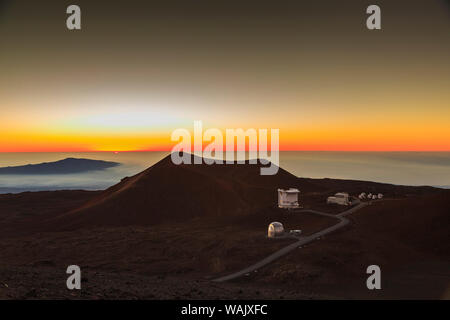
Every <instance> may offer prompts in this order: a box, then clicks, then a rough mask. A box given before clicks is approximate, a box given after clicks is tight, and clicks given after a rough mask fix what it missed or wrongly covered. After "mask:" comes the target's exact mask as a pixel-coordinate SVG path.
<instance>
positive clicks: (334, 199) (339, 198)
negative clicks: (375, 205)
mask: <svg viewBox="0 0 450 320" xmlns="http://www.w3.org/2000/svg"><path fill="white" fill-rule="evenodd" d="M327 203H328V204H330V203H336V204H340V205H343V206H348V205H350V204H351V201H350V199H349V196H348V193H346V192H338V193H336V194H335V195H334V196H331V197H328V198H327Z"/></svg>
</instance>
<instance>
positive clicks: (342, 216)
mask: <svg viewBox="0 0 450 320" xmlns="http://www.w3.org/2000/svg"><path fill="white" fill-rule="evenodd" d="M368 204H369V203H367V202H360V203H359V204H357V205H356V206H354V207H352V208H350V209H348V210H346V211H344V212H341V213H339V214H337V215H334V214H329V213H325V212H320V211H316V210H298V211H296V213H301V212H309V213H314V214H318V215H321V216H326V217H330V218H334V219H338V220H339V222H338V223H336V224H335V225H333V226H331V227H328V228H325V229H323V230H321V231H318V232H316V233H313V234H312V235H309V236H306V237H301V238H300V239H299V240H298V241H296V242H294V243H292V244H290V245H288V246H286V247H284V248H282V249H280V250H278V251H276V252H274V253H272V254H271V255H270V256H268V257H266V258H264V259H262V260H261V261H259V262H257V263H255V264H253V265H251V266H250V267H247V268H245V269H243V270H240V271H238V272H235V273H232V274H230V275H227V276H223V277H220V278H217V279H214V280H213V281H216V282H223V281H228V280H232V279H236V278H239V277H241V276H243V275H245V274H247V273H250V272H253V271H255V270H257V269H260V268H262V267H264V266H265V265H268V264H269V263H271V262H273V261H275V260H277V259H278V258H280V257H282V256H284V255H285V254H287V253H289V252H291V251H292V250H294V249H296V248H298V247H300V246H302V245H305V244H307V243H310V242H312V241H314V240H315V239H317V238H320V237H322V236H324V235H326V234H329V233H331V232H333V231H336V230H338V229H340V228H342V227H344V226H346V225H347V224H349V223H350V221H349V220H348V219H347V218H345V216H346V215H349V214H351V213H353V212H355V211H357V210H359V209H361V208H363V207H365V206H367V205H368Z"/></svg>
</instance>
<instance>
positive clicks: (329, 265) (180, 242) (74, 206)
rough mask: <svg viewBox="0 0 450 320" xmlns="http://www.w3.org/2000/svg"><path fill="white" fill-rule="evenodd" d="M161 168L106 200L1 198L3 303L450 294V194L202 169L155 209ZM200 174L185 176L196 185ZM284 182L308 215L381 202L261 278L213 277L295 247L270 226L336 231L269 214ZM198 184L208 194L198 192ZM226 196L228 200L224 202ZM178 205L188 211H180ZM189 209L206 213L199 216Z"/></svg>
mask: <svg viewBox="0 0 450 320" xmlns="http://www.w3.org/2000/svg"><path fill="white" fill-rule="evenodd" d="M177 170H178V169H177ZM186 170H191V169H190V168H188V169H186ZM195 170H197V169H195ZM208 170H209V169H208ZM220 170H222V169H220ZM227 170H229V169H227ZM239 170H240V169H239ZM161 172H163V171H155V170H154V169H153V171H152V170H150V171H148V172H147V173H146V175H145V176H142V175H141V176H139V175H138V176H137V177H132V178H128V179H125V180H124V181H122V182H121V184H119V185H118V186H114V187H112V188H110V189H108V190H106V191H104V192H86V191H57V192H31V193H22V194H15V195H0V243H1V246H0V298H1V299H117V298H120V299H330V298H338V299H341V298H364V299H378V298H388V299H404V298H412V299H416V298H425V299H449V298H450V255H449V252H450V242H449V241H448V235H449V234H450V224H449V222H450V221H449V220H450V193H449V192H448V191H445V190H440V189H434V188H428V187H425V188H422V187H417V188H414V187H397V186H392V185H383V184H374V183H371V182H361V181H343V180H330V179H323V180H312V179H299V178H296V177H292V176H291V175H289V174H288V173H286V174H285V177H284V178H282V179H281V180H277V181H271V180H257V179H260V178H252V174H248V175H247V176H246V175H245V174H242V173H243V172H239V175H237V174H236V175H233V173H235V172H234V171H233V172H231V174H230V172H229V171H227V172H226V174H222V173H221V172H206V173H205V172H204V171H201V172H200V173H201V174H202V175H203V176H202V178H203V179H204V177H205V176H206V177H207V181H208V183H205V182H202V183H205V184H204V185H202V184H199V183H196V182H193V184H194V185H192V186H190V185H189V184H188V183H187V182H184V185H183V183H182V184H181V186H180V185H179V193H178V197H177V198H176V199H175V198H174V199H170V194H171V193H166V192H165V191H164V188H162V189H163V190H162V191H160V189H158V190H156V191H154V190H152V191H151V192H152V194H154V193H155V192H160V194H158V198H160V199H161V202H162V203H164V204H165V205H164V207H162V206H161V209H159V207H158V205H159V204H158V203H156V204H155V201H157V200H152V202H151V203H148V202H142V203H141V202H140V201H144V200H141V199H142V197H143V196H144V197H145V194H146V192H147V190H149V189H151V183H152V182H154V181H155V179H156V178H158V177H159V175H160V178H161V181H163V180H164V179H166V178H167V177H165V176H164V174H162V173H161ZM168 172H169V171H168ZM198 173H199V172H192V171H186V172H184V173H183V172H181V174H186V175H188V176H189V177H191V178H192V175H194V177H195V174H198ZM244 173H245V172H244ZM143 177H144V178H143ZM178 177H179V175H178ZM230 177H231V178H230ZM163 178H164V179H163ZM147 179H148V181H147ZM208 179H209V180H208ZM277 179H280V178H279V177H278V178H277ZM284 180H286V181H284ZM194 181H195V179H194ZM203 181H205V180H203ZM283 181H284V182H285V183H286V184H289V185H291V186H298V187H299V188H301V190H302V189H303V190H305V191H304V192H303V193H302V194H301V202H302V204H303V206H304V207H305V208H313V209H317V210H321V211H326V212H329V213H338V212H340V211H342V210H343V208H341V207H338V206H328V205H326V204H324V201H325V199H326V196H327V195H330V194H333V193H334V192H337V191H348V192H351V193H353V194H357V193H359V192H361V191H372V190H374V191H375V190H376V191H378V192H383V193H385V194H386V198H385V199H383V200H382V201H378V202H374V203H373V204H372V205H370V206H368V207H365V208H363V209H361V210H360V211H358V212H356V213H354V214H352V215H351V216H349V219H350V220H351V223H350V224H349V225H347V226H346V227H344V228H343V229H340V230H338V231H336V232H335V233H332V234H329V235H327V236H325V237H323V238H321V239H319V240H317V241H314V242H312V243H310V244H308V245H306V246H303V247H302V248H299V249H296V250H294V251H293V252H291V253H289V254H288V255H286V256H284V257H282V258H281V259H279V260H277V261H275V262H274V263H272V264H270V265H268V266H266V267H264V268H262V269H260V270H258V271H257V272H253V273H252V274H249V275H247V276H244V277H242V278H239V279H236V280H234V281H231V282H228V283H217V282H213V281H211V280H212V279H214V278H216V277H218V276H222V275H226V274H228V273H232V272H235V271H238V270H240V269H242V268H244V267H247V266H249V265H251V264H253V263H255V262H257V261H258V260H260V259H262V258H264V257H265V256H267V255H269V254H271V253H272V252H274V251H276V250H278V249H280V248H282V247H283V246H286V245H288V244H290V243H292V241H293V240H292V239H282V240H269V239H267V238H266V230H267V226H268V224H269V223H270V222H272V221H281V222H282V223H283V224H284V225H285V227H286V229H301V230H303V234H304V235H308V234H311V233H314V232H316V231H318V230H321V229H323V228H326V227H328V226H331V225H333V224H334V223H336V220H335V219H332V218H328V217H321V216H316V215H314V214H306V213H293V212H286V211H283V210H280V209H277V208H275V206H274V205H273V204H274V203H276V193H275V194H274V195H273V197H272V194H273V193H274V191H273V190H276V189H275V187H274V185H279V184H280V183H283ZM160 185H161V184H160ZM167 186H168V187H169V186H170V183H168V184H167ZM214 186H216V187H214ZM195 188H200V189H201V190H200V189H199V190H197V191H202V190H203V191H205V192H208V196H207V197H204V192H193V191H195ZM211 188H216V189H213V190H209V189H211ZM180 190H181V191H180ZM183 190H184V191H183ZM206 190H208V191H206ZM236 190H238V191H239V192H235V191H236ZM183 192H185V194H184V195H183ZM216 192H217V193H216ZM180 193H181V195H180ZM223 193H226V194H227V199H231V200H229V201H228V202H232V203H227V199H222V198H221V195H222V194H223ZM202 194H203V196H202ZM260 195H262V196H260ZM180 198H181V199H182V200H183V203H177V201H180V200H179V199H180ZM259 198H261V199H259ZM127 200H130V201H129V203H128V204H127ZM131 200H133V201H131ZM145 201H147V200H145ZM186 202H187V204H184V203H186ZM123 203H125V204H127V205H123V206H122V207H119V209H120V210H116V209H110V208H113V207H114V206H120V205H122V204H123ZM167 203H170V204H167ZM213 204H218V205H217V206H216V207H214V206H213ZM219 205H220V206H221V207H220V208H222V209H223V208H225V209H230V210H231V209H233V212H240V213H239V214H230V215H227V214H223V213H224V212H225V213H226V210H223V212H222V211H221V210H219V209H220V208H219V209H218V206H219ZM167 207H169V209H168V208H167ZM191 207H192V208H196V207H198V208H204V209H203V211H202V212H200V213H199V215H196V214H195V212H194V211H193V209H192V210H191V209H190V208H191ZM80 208H81V209H80ZM209 208H212V209H209ZM241 209H242V210H241ZM108 210H110V211H108ZM189 210H191V211H189ZM208 210H210V211H208ZM162 213H163V214H162ZM105 217H106V219H105ZM184 217H185V218H184ZM72 264H75V265H79V266H80V267H81V270H82V290H81V291H69V290H68V289H67V288H66V279H67V276H68V275H67V274H66V273H65V271H66V268H67V266H69V265H72ZM372 264H376V265H379V266H380V267H381V272H382V290H378V291H369V290H368V289H367V287H366V279H367V277H368V275H367V274H366V268H367V266H369V265H372Z"/></svg>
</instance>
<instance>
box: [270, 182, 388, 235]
mask: <svg viewBox="0 0 450 320" xmlns="http://www.w3.org/2000/svg"><path fill="white" fill-rule="evenodd" d="M299 193H300V191H299V190H298V189H296V188H289V189H278V207H279V208H283V209H288V210H291V209H298V208H300V204H299V202H298V195H299ZM358 198H359V200H360V201H362V200H377V199H382V198H383V194H381V193H378V194H376V193H365V192H362V193H360V194H359V196H358ZM354 200H355V201H356V202H358V199H356V197H355V198H354ZM327 204H338V205H343V206H349V205H352V204H353V200H352V198H351V197H350V196H349V194H348V193H347V192H338V193H336V194H335V195H333V196H330V197H328V198H327ZM300 233H301V230H291V231H290V232H289V233H286V232H285V230H284V226H283V224H282V223H281V222H277V221H275V222H272V223H271V224H269V228H268V233H267V236H268V237H269V238H277V237H281V236H286V234H293V235H299V234H300Z"/></svg>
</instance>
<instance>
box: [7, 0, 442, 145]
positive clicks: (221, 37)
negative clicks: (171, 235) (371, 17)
mask: <svg viewBox="0 0 450 320" xmlns="http://www.w3.org/2000/svg"><path fill="white" fill-rule="evenodd" d="M394 2H395V4H393V3H394ZM373 3H376V4H378V5H379V6H380V7H381V10H382V30H376V31H369V30H367V28H366V26H365V20H366V17H367V15H366V14H365V8H366V7H367V6H368V5H369V4H372V2H367V1H358V0H351V1H313V0H309V1H299V0H296V1H254V0H248V1H242V0H241V1H235V0H231V1H230V0H228V1H194V0H192V1H187V0H185V1H108V2H107V1H78V0H77V1H45V0H44V1H4V0H3V1H2V0H0V152H16V151H17V152H18V151H133V150H170V149H171V147H172V146H173V145H174V144H175V143H174V142H171V141H170V134H171V132H172V131H173V130H175V129H177V128H186V129H189V130H193V122H194V120H202V121H203V126H204V127H205V129H207V128H210V127H217V128H219V129H222V130H225V129H226V128H239V127H241V128H243V129H248V128H256V129H258V128H267V129H271V128H276V129H280V145H281V149H282V150H371V151H381V150H389V151H391V150H397V151H406V150H423V151H432V150H446V151H450V10H449V5H448V1H443V0H441V1H437V0H436V1H432V0H423V1H374V2H373ZM70 4H78V5H79V6H80V7H81V10H82V30H80V31H69V30H67V28H66V25H65V24H66V17H67V15H66V13H65V11H66V7H67V6H68V5H70Z"/></svg>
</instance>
